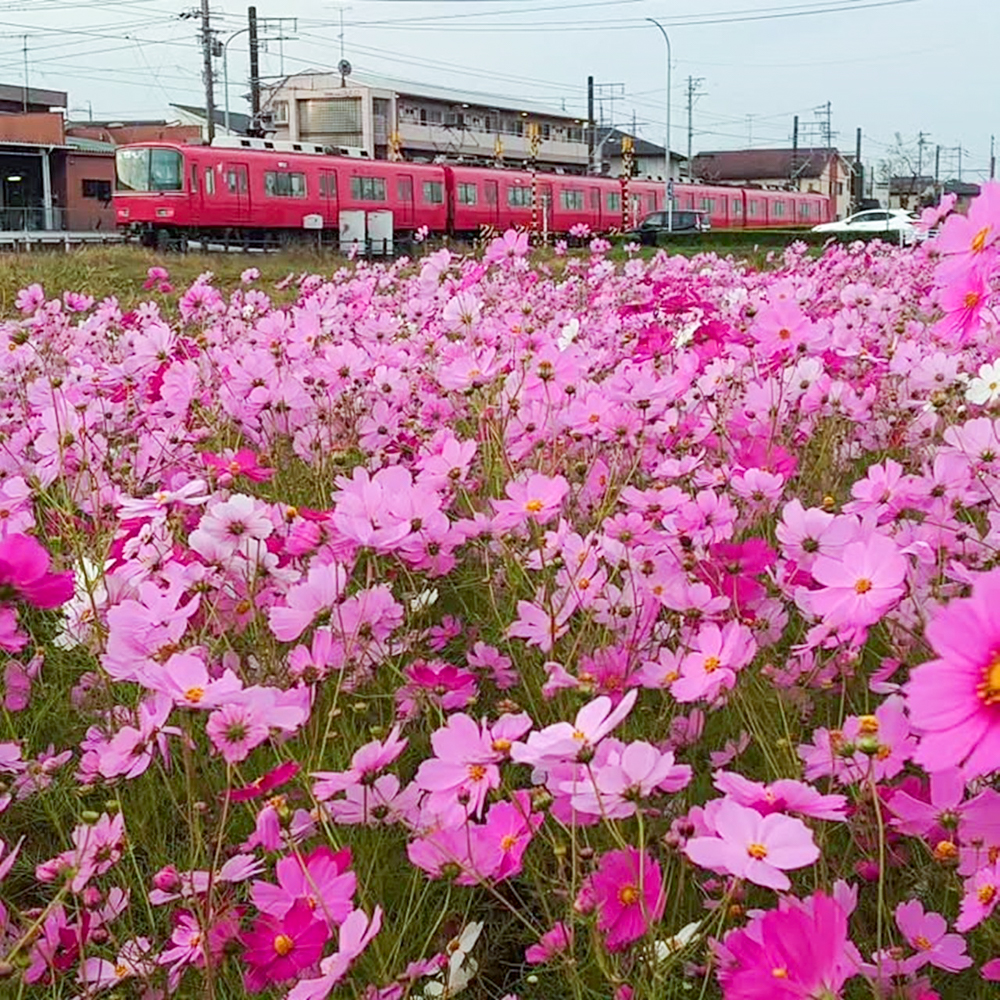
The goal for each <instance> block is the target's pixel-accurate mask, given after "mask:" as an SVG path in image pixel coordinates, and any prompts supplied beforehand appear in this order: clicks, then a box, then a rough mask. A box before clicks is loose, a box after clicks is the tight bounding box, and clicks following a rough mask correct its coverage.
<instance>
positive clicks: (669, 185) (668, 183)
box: [646, 17, 690, 233]
mask: <svg viewBox="0 0 1000 1000" xmlns="http://www.w3.org/2000/svg"><path fill="white" fill-rule="evenodd" d="M646 20H647V21H649V22H650V24H655V25H656V26H657V27H658V28H659V29H660V34H661V35H663V40H664V41H665V42H666V43H667V143H666V146H665V147H664V154H665V161H666V162H665V167H666V176H665V180H664V186H665V188H666V196H667V231H668V232H671V233H672V232H673V231H674V198H673V193H674V192H673V188H674V183H673V180H672V179H671V176H670V63H671V61H672V57H671V55H670V36H669V35H668V34H667V31H666V29H665V28H664V27H663V25H662V24H660V22H659V21H657V20H656V19H655V18H652V17H647V18H646ZM688 169H689V170H690V164H689V165H688Z"/></svg>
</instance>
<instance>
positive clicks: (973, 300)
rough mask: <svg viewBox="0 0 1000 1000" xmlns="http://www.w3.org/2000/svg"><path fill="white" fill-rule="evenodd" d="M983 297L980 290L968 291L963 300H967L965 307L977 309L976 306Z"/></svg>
mask: <svg viewBox="0 0 1000 1000" xmlns="http://www.w3.org/2000/svg"><path fill="white" fill-rule="evenodd" d="M981 297H982V296H980V294H979V292H966V293H965V299H964V300H963V301H964V302H965V308H966V309H975V308H976V306H978V305H979V300H980V298H981Z"/></svg>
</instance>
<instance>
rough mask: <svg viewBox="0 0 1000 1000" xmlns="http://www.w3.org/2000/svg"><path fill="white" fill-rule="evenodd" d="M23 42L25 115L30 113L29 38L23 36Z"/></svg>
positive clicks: (23, 103)
mask: <svg viewBox="0 0 1000 1000" xmlns="http://www.w3.org/2000/svg"><path fill="white" fill-rule="evenodd" d="M22 40H23V42H24V99H23V101H22V102H21V103H22V105H23V110H24V113H25V114H27V113H28V36H27V35H23V36H22Z"/></svg>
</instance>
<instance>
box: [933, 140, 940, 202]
mask: <svg viewBox="0 0 1000 1000" xmlns="http://www.w3.org/2000/svg"><path fill="white" fill-rule="evenodd" d="M940 180H941V147H940V146H935V147H934V187H935V189H937V186H938V182H939V181H940ZM939 193H940V192H939Z"/></svg>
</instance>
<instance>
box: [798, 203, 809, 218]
mask: <svg viewBox="0 0 1000 1000" xmlns="http://www.w3.org/2000/svg"><path fill="white" fill-rule="evenodd" d="M799 215H800V216H801V217H802V218H803V219H808V218H809V205H808V203H807V202H802V204H800V205H799Z"/></svg>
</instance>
